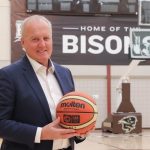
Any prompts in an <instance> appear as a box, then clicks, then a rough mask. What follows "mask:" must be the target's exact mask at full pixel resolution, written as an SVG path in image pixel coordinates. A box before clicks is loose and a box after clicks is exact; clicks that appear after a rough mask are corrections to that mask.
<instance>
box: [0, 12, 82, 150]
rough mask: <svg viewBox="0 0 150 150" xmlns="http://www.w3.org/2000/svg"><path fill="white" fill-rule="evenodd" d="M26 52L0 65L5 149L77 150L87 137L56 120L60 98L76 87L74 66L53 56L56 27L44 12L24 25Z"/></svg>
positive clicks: (1, 134)
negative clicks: (71, 70) (53, 36)
mask: <svg viewBox="0 0 150 150" xmlns="http://www.w3.org/2000/svg"><path fill="white" fill-rule="evenodd" d="M21 35H22V36H21V44H22V48H23V50H24V51H25V54H26V55H25V56H24V57H23V58H21V59H20V60H19V61H17V62H15V63H13V64H11V65H9V66H7V67H5V68H2V69H0V137H1V138H3V142H2V146H1V150H74V141H76V142H77V143H78V142H81V141H82V139H80V138H79V135H78V134H77V133H76V132H75V130H73V129H63V128H61V127H60V126H59V121H60V119H59V118H57V119H56V112H55V109H56V106H57V104H58V102H59V100H60V98H61V97H62V96H63V95H64V94H66V93H68V92H71V91H74V90H75V89H74V83H73V79H72V75H71V72H70V71H69V69H67V68H64V67H62V66H60V65H58V64H56V63H53V62H52V61H51V59H50V57H51V54H52V49H53V47H52V44H53V43H52V26H51V23H50V22H49V21H48V20H47V19H46V18H45V17H43V16H39V15H34V16H31V17H28V18H26V19H25V20H24V21H23V23H22V27H21Z"/></svg>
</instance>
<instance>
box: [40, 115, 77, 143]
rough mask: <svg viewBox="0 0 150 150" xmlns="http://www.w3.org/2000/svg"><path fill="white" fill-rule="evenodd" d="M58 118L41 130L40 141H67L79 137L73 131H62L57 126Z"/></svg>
mask: <svg viewBox="0 0 150 150" xmlns="http://www.w3.org/2000/svg"><path fill="white" fill-rule="evenodd" d="M59 122H60V118H57V119H56V120H55V121H53V122H52V123H49V124H48V125H46V126H44V127H43V128H42V133H41V140H55V139H68V138H71V137H74V136H79V134H77V133H76V131H75V130H74V129H64V128H61V127H60V126H59Z"/></svg>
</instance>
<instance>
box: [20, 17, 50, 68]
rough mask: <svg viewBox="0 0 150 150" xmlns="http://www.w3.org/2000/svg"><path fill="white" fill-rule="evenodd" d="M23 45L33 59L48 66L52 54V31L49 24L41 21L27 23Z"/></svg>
mask: <svg viewBox="0 0 150 150" xmlns="http://www.w3.org/2000/svg"><path fill="white" fill-rule="evenodd" d="M21 44H22V47H23V48H25V50H26V53H27V54H28V55H29V56H30V57H31V58H32V59H34V60H36V61H37V62H39V63H40V64H42V65H44V66H46V67H47V66H48V59H49V58H50V57H51V54H52V31H51V29H50V27H49V25H48V24H47V22H45V21H43V20H40V21H38V22H36V21H32V22H29V23H27V24H26V25H25V29H24V34H23V37H22V39H21Z"/></svg>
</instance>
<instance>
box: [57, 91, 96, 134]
mask: <svg viewBox="0 0 150 150" xmlns="http://www.w3.org/2000/svg"><path fill="white" fill-rule="evenodd" d="M56 114H57V117H58V116H59V117H60V126H62V127H64V128H71V129H75V130H76V132H77V133H79V134H85V133H86V132H88V131H89V130H91V129H93V127H95V123H96V118H97V114H98V112H97V107H96V102H95V100H94V99H93V98H92V97H91V96H89V95H88V94H86V93H83V92H76V91H74V92H70V93H68V94H66V95H64V96H63V97H62V98H61V101H60V102H59V104H58V105H57V108H56Z"/></svg>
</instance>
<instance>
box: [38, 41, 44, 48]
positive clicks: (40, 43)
mask: <svg viewBox="0 0 150 150" xmlns="http://www.w3.org/2000/svg"><path fill="white" fill-rule="evenodd" d="M39 46H40V47H43V46H45V41H44V39H40V40H39Z"/></svg>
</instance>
